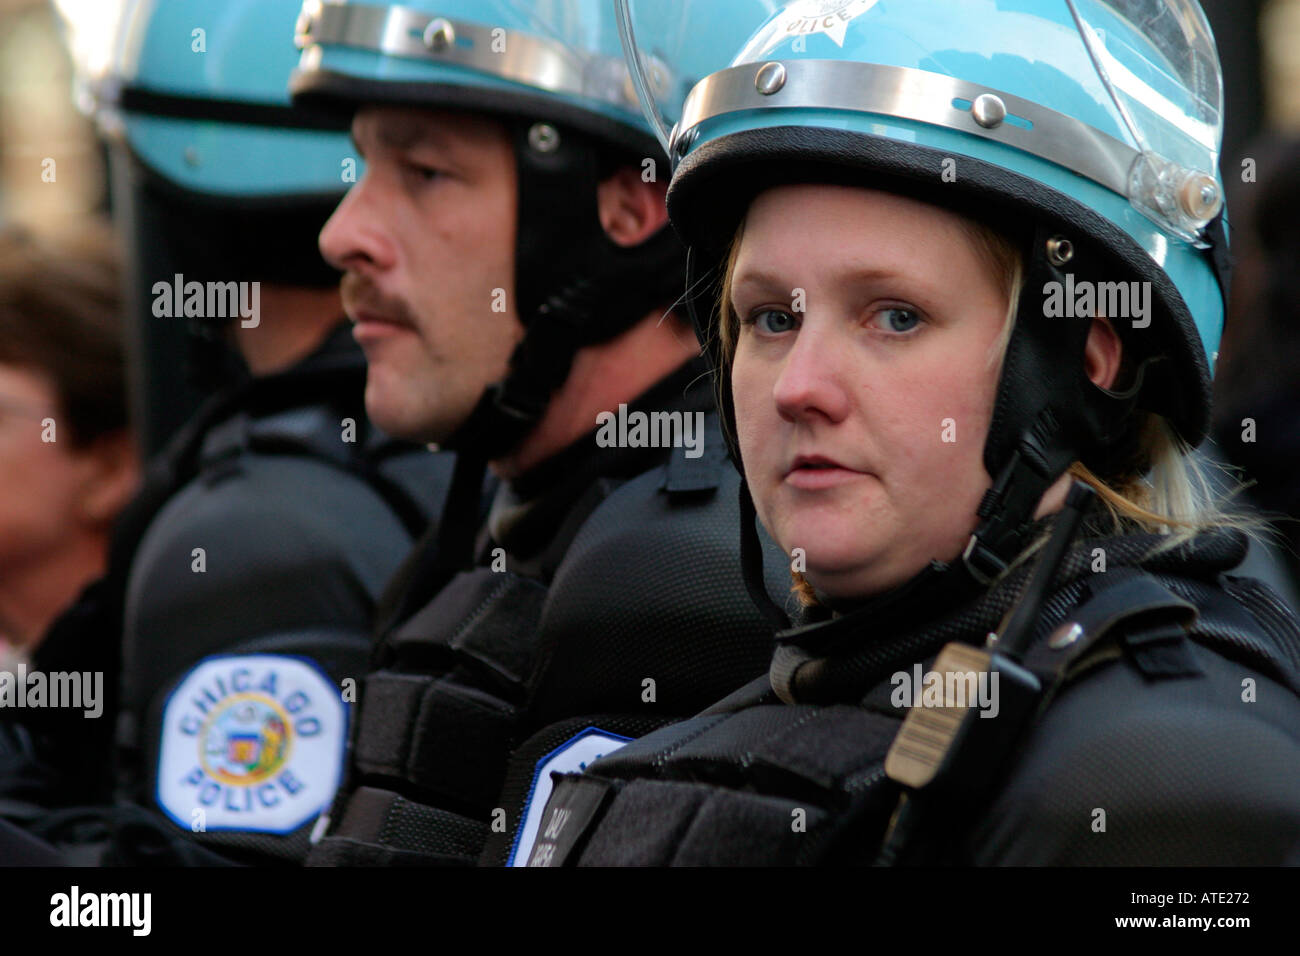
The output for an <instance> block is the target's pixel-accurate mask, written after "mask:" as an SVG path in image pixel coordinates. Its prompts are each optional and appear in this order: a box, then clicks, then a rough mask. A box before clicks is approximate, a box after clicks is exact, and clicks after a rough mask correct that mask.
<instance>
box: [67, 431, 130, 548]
mask: <svg viewBox="0 0 1300 956" xmlns="http://www.w3.org/2000/svg"><path fill="white" fill-rule="evenodd" d="M79 454H80V456H81V458H82V462H83V469H84V477H83V479H82V483H81V499H80V503H79V504H80V507H79V511H80V514H81V517H82V520H84V521H85V522H86V523H87V524H91V525H96V526H99V527H107V526H109V525H111V524H112V523H113V521H114V520H115V519H116V518H117V516H118V514H119V513H120V512H121V511H122V509H123V508H125V507H126V504H127V502H129V501H130V500H131V498H132V496H133V495H134V494H135V492H136V488H137V487H138V485H139V483H140V459H139V454H138V451H137V449H136V445H135V438H134V437H133V436H132V435H131V434H130V432H127V431H120V432H113V433H112V434H108V435H101V436H100V437H99V438H97V439H95V441H94V443H93V444H91V446H90V447H89V448H86V449H84V450H83V451H81V452H80V453H79Z"/></svg>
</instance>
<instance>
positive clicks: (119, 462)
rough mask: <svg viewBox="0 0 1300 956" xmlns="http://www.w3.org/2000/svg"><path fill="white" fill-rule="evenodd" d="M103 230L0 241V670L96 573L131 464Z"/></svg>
mask: <svg viewBox="0 0 1300 956" xmlns="http://www.w3.org/2000/svg"><path fill="white" fill-rule="evenodd" d="M121 312H122V303H121V289H120V285H119V263H118V257H117V254H116V249H115V248H114V246H113V244H112V242H111V239H110V236H109V234H108V231H107V227H106V226H99V225H95V224H92V225H91V226H90V227H88V228H86V229H85V230H84V231H82V232H81V233H79V234H78V235H77V236H75V237H74V236H70V235H69V236H65V237H61V238H57V239H54V240H49V241H39V240H37V239H36V238H34V237H33V236H32V235H31V234H29V233H27V232H25V231H23V230H19V229H10V230H7V231H5V232H3V233H0V669H7V665H8V663H16V662H17V661H18V660H19V659H22V658H30V656H31V654H32V653H33V652H34V651H35V650H36V649H37V647H38V646H39V645H40V643H41V641H42V639H43V638H44V637H45V636H46V633H47V631H48V630H49V628H50V626H51V625H52V624H53V623H54V620H55V619H56V618H57V617H58V616H59V614H60V613H61V612H62V611H63V610H64V609H65V608H67V607H68V606H69V605H71V604H72V603H73V601H75V600H76V598H77V596H78V595H79V594H80V593H81V591H82V589H83V588H85V587H86V586H87V585H88V584H89V583H90V582H91V581H93V580H95V579H96V578H98V577H99V576H100V575H101V574H102V573H103V571H104V567H105V564H106V561H107V555H108V541H109V534H110V531H111V528H112V524H113V520H114V519H115V518H116V517H117V515H118V513H119V512H120V511H121V510H122V508H123V506H124V505H125V504H126V502H127V501H128V500H129V499H130V497H131V495H132V494H133V493H134V491H135V488H136V484H137V479H138V472H139V469H138V466H137V461H136V451H135V443H134V440H133V437H132V434H131V430H130V428H129V427H128V423H127V411H126V371H125V363H124V359H123V350H122V314H121Z"/></svg>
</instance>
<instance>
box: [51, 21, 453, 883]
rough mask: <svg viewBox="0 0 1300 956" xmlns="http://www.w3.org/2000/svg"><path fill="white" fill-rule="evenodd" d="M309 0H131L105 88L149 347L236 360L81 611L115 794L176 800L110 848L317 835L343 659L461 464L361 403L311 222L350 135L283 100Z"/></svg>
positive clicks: (316, 220) (258, 847) (289, 853)
mask: <svg viewBox="0 0 1300 956" xmlns="http://www.w3.org/2000/svg"><path fill="white" fill-rule="evenodd" d="M297 13H298V7H297V3H296V0H274V2H271V0H202V2H196V3H188V4H173V3H161V2H151V0H142V2H138V3H133V4H131V5H130V6H129V7H128V8H127V9H126V11H125V14H124V18H123V21H122V27H121V34H120V36H119V42H118V49H119V53H120V57H119V60H118V62H117V64H116V69H115V74H116V75H115V76H114V79H115V80H116V84H115V89H114V90H112V91H111V93H110V95H111V99H109V100H107V101H105V102H102V103H101V113H100V117H101V119H103V120H104V121H105V124H106V125H107V126H108V127H109V129H110V131H113V130H116V131H117V132H119V133H120V134H121V135H120V137H119V142H118V144H117V146H115V150H114V157H113V158H114V163H115V166H116V170H115V172H116V173H117V177H116V186H117V192H116V194H115V200H116V205H117V207H118V209H119V210H120V211H121V213H122V214H124V215H126V216H127V217H128V221H129V223H130V229H131V233H132V235H133V238H134V245H133V249H132V252H133V253H134V255H135V262H134V276H133V290H134V291H135V292H136V294H137V296H138V297H139V298H140V299H141V301H140V303H139V307H138V308H137V309H136V313H137V315H136V316H135V318H136V320H137V322H139V323H141V327H140V328H139V329H138V332H137V339H136V341H135V345H136V348H137V354H141V353H143V354H144V355H146V357H147V358H146V362H147V363H148V362H153V363H156V362H157V361H158V359H159V354H164V355H165V351H166V349H165V345H160V343H164V342H165V341H166V337H167V335H168V334H169V333H174V332H175V331H176V330H177V329H179V328H182V327H183V325H184V323H186V322H187V321H189V322H191V323H192V324H193V323H197V324H198V328H197V331H198V332H200V333H202V335H203V337H204V338H205V339H206V344H205V345H204V346H203V347H204V348H206V350H207V353H206V354H208V355H209V356H211V355H217V356H220V354H221V352H220V348H221V340H224V339H226V338H227V337H231V338H232V339H233V344H234V345H235V346H236V348H237V351H238V355H239V356H240V358H241V359H242V362H243V365H244V366H245V367H246V368H245V370H244V371H243V374H242V375H240V376H239V377H238V378H237V379H236V381H234V382H233V383H228V384H227V385H226V387H224V388H223V389H222V390H221V391H220V392H219V393H218V394H217V395H215V396H213V397H212V398H211V399H210V400H209V401H208V402H207V404H205V405H204V407H203V408H202V409H201V410H200V411H199V412H198V414H197V416H195V417H194V418H193V419H192V420H190V421H189V422H188V423H187V424H186V425H185V426H184V427H183V428H182V429H181V431H180V432H179V433H178V434H176V435H174V436H173V437H172V438H171V440H170V442H169V443H168V444H167V446H166V448H165V449H164V450H163V452H162V453H161V455H159V456H158V457H157V459H156V460H155V461H154V463H153V465H152V467H151V470H150V475H149V479H148V481H147V483H146V486H145V488H144V491H143V492H142V493H141V495H140V497H139V498H138V499H137V500H136V501H135V502H134V504H133V505H132V506H131V508H130V509H129V510H128V514H127V516H126V517H125V519H124V521H123V525H122V527H121V528H120V529H119V533H118V535H117V537H116V540H115V543H114V553H113V560H112V570H111V571H110V576H109V579H108V584H107V587H106V588H105V590H106V592H107V593H108V594H109V597H108V598H106V605H105V607H104V608H101V612H102V613H101V616H100V617H98V618H96V619H94V620H95V621H96V622H97V623H96V624H95V626H91V623H90V622H89V621H88V622H87V624H86V626H85V627H82V628H80V629H79V630H78V633H79V634H80V636H81V638H82V639H84V641H86V642H87V643H90V642H94V643H99V642H104V641H106V640H109V639H110V636H111V635H116V633H117V627H118V626H120V627H121V628H122V631H123V652H122V679H121V690H122V698H121V720H120V722H119V727H118V738H119V740H118V743H119V744H120V745H121V747H120V750H121V752H120V758H121V759H120V760H119V765H118V768H117V769H118V779H117V788H118V794H119V796H122V797H125V798H127V800H129V801H134V802H135V803H136V804H137V805H142V806H145V807H149V808H156V809H157V810H158V811H161V814H160V815H155V814H150V813H146V812H140V811H131V812H129V813H128V816H130V817H132V818H134V819H135V821H136V823H138V825H135V824H133V825H130V826H124V825H121V824H122V823H123V821H122V820H119V821H118V824H119V825H118V826H116V827H114V830H115V831H116V834H117V836H116V838H115V841H114V843H115V846H114V848H113V850H112V851H111V857H112V858H114V859H116V860H118V861H119V862H130V861H140V860H147V861H156V860H167V859H181V860H189V861H208V862H213V861H215V860H216V859H217V858H218V855H219V856H220V857H227V858H234V859H237V860H245V861H264V860H297V859H300V858H301V857H302V856H303V855H304V854H305V852H306V849H307V845H308V843H307V837H308V834H309V831H310V826H311V824H312V822H313V821H314V820H315V819H316V817H317V816H318V815H319V813H320V812H321V810H322V809H323V808H324V806H325V805H326V803H327V802H328V800H329V799H330V797H331V796H332V794H333V792H334V789H335V787H336V786H337V783H338V779H339V774H340V769H341V761H342V753H343V747H344V743H345V740H346V726H347V719H348V714H347V711H348V707H347V704H348V701H349V700H350V699H351V696H352V695H350V694H349V693H348V692H347V685H346V684H345V683H344V682H345V681H346V679H347V678H349V677H351V678H353V679H355V678H356V677H357V676H359V674H360V672H361V671H362V669H363V667H364V664H365V661H366V658H367V656H368V654H369V647H370V640H369V629H370V619H371V616H372V614H373V611H374V607H375V603H376V601H377V599H378V597H379V593H380V590H381V588H382V585H383V583H384V582H385V581H386V580H387V579H388V578H389V577H390V576H391V575H392V573H393V572H394V571H395V570H396V568H397V566H398V564H399V563H400V561H401V559H402V557H403V556H404V555H405V554H406V553H407V552H408V551H409V549H410V547H411V545H412V543H413V541H414V540H415V539H416V538H417V537H418V535H419V534H421V533H422V532H423V531H424V530H425V528H426V527H427V526H428V523H429V520H430V519H431V518H432V517H433V516H434V515H436V512H437V506H438V504H439V503H440V497H441V494H442V492H443V491H444V490H445V488H446V486H447V483H448V481H449V479H450V466H449V464H448V463H447V460H446V456H435V455H432V454H430V453H429V452H428V450H427V449H425V448H422V447H419V446H416V445H411V444H407V443H405V442H398V441H395V440H393V439H391V438H389V437H387V436H386V435H384V434H383V433H381V432H379V431H378V430H377V429H375V428H373V427H372V426H371V425H370V423H369V421H368V420H367V418H366V416H365V413H364V412H365V409H364V401H363V389H364V379H365V362H364V356H363V355H362V354H361V353H360V350H359V349H358V348H357V346H356V344H355V343H354V342H353V341H352V339H351V336H350V335H349V330H348V327H347V324H346V322H345V320H344V318H343V316H342V309H341V305H340V302H339V293H338V289H337V282H338V275H337V273H335V272H334V271H333V270H331V269H330V268H328V266H327V265H326V264H325V263H324V262H323V261H322V260H321V259H320V257H319V252H318V250H317V249H316V248H315V241H314V240H315V236H316V234H317V232H318V231H319V228H320V225H321V223H323V222H324V220H325V218H326V217H327V216H328V214H329V212H330V210H331V209H332V208H333V206H334V204H335V203H336V202H337V199H338V197H339V195H340V194H341V193H342V191H343V189H344V182H345V181H346V177H347V176H348V174H349V172H351V171H354V170H355V166H356V159H355V157H354V156H353V155H352V151H351V149H350V148H349V144H348V143H347V141H346V138H345V137H343V136H342V135H340V134H339V133H338V132H337V131H324V130H322V128H321V124H320V123H319V122H317V121H316V120H314V119H313V118H312V117H311V116H310V115H309V114H306V113H305V112H304V111H302V110H301V109H295V108H293V107H291V105H290V104H289V102H288V93H287V84H288V78H289V73H290V71H291V69H292V67H293V66H294V64H295V63H296V61H297V51H296V50H295V49H294V47H293V44H292V36H291V28H292V25H293V23H294V21H295V18H296V16H297ZM150 352H152V353H153V354H152V355H150V354H149V353H150ZM176 358H181V359H183V358H184V356H183V355H182V356H173V357H172V359H173V360H175V359H176ZM210 364H216V363H210ZM143 371H144V373H145V374H144V375H143V376H141V378H142V380H143V382H144V388H145V392H146V397H145V398H144V400H143V401H141V402H139V405H141V406H145V407H148V406H154V407H156V406H157V405H158V404H159V403H160V402H167V401H168V400H171V399H173V396H171V395H163V394H159V393H158V392H157V391H156V390H154V391H153V392H152V393H151V392H150V391H149V388H148V385H149V382H151V381H156V380H157V379H158V378H160V377H162V376H163V375H165V373H166V372H167V369H166V368H160V367H159V366H158V365H157V364H146V367H145V368H144V369H143ZM175 398H177V399H178V398H179V396H176V397H175ZM168 411H169V409H168V408H166V407H163V408H159V409H158V412H159V413H161V414H164V415H165V414H166V413H167V412H168ZM161 431H163V429H160V428H155V429H154V433H155V434H159V433H160V432H161ZM118 615H121V617H120V618H119V617H118ZM119 622H120V623H119ZM99 627H105V628H108V629H109V630H108V633H103V632H96V633H91V632H92V631H96V630H97V628H99ZM111 679H112V678H111V677H110V680H111ZM110 721H111V718H109V719H106V720H105V721H104V723H105V724H108V723H110ZM94 769H98V768H96V767H84V766H83V767H81V768H77V775H76V779H78V780H79V781H80V788H81V792H80V793H78V794H77V795H76V798H80V799H81V800H83V801H85V800H86V799H87V798H88V797H90V798H92V799H94V798H103V797H104V796H106V793H105V790H106V786H107V784H106V783H105V782H101V783H100V785H99V786H98V787H96V788H94V790H93V791H92V792H91V793H88V792H86V788H87V785H88V784H89V783H90V781H89V780H88V779H87V777H88V774H89V772H90V771H91V770H94ZM71 796H72V795H64V794H55V795H54V796H53V797H52V799H54V800H59V799H63V800H66V799H68V798H69V797H71ZM164 817H165V818H166V819H164ZM46 832H47V833H48V827H47V828H46ZM49 835H50V836H51V837H53V838H56V839H58V840H59V841H60V842H78V840H77V838H75V837H66V835H60V834H55V833H50V834H49ZM203 846H206V847H208V848H210V849H215V850H217V851H218V854H217V855H213V854H211V853H210V852H209V850H205V849H202V847H203Z"/></svg>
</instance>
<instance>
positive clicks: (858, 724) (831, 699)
mask: <svg viewBox="0 0 1300 956" xmlns="http://www.w3.org/2000/svg"><path fill="white" fill-rule="evenodd" d="M1157 541H1158V539H1156V538H1155V536H1152V535H1133V536H1126V537H1123V538H1094V539H1091V540H1085V541H1083V542H1081V543H1080V544H1078V545H1077V546H1076V547H1075V548H1074V549H1073V550H1072V551H1071V553H1070V554H1069V555H1068V556H1067V559H1066V562H1065V563H1064V565H1063V566H1062V569H1061V571H1060V572H1059V574H1058V577H1057V585H1056V588H1055V590H1054V592H1053V593H1052V595H1051V597H1050V599H1049V600H1048V601H1047V602H1046V603H1045V605H1044V608H1043V613H1042V616H1041V620H1040V622H1039V624H1038V627H1037V632H1036V633H1037V640H1036V641H1035V643H1034V644H1033V645H1032V649H1031V651H1030V652H1029V654H1028V655H1027V657H1026V659H1025V662H1024V663H1025V666H1026V667H1027V668H1028V669H1029V670H1030V671H1032V672H1033V673H1034V674H1036V675H1038V676H1039V678H1040V679H1041V681H1042V683H1043V686H1044V687H1046V688H1048V693H1047V694H1046V695H1045V696H1044V697H1043V698H1042V700H1041V704H1040V708H1039V710H1038V711H1037V713H1036V714H1035V715H1034V716H1033V718H1032V720H1031V721H1029V723H1028V726H1027V728H1026V729H1025V730H1024V732H1023V734H1022V735H1021V736H1020V738H1019V739H1018V741H1017V743H1016V746H1015V747H1014V748H1013V749H1012V750H1011V751H1010V757H1009V758H1008V759H1007V760H1006V761H1005V763H1004V764H1003V765H1000V766H997V767H995V768H992V769H993V770H994V771H996V772H995V773H993V775H992V779H993V785H992V787H991V789H990V790H988V792H987V793H985V794H983V795H981V796H980V798H979V799H977V800H974V801H973V802H971V803H968V804H963V803H953V802H952V801H946V802H945V801H943V800H936V799H934V798H931V797H928V796H927V793H926V791H925V790H921V791H918V792H916V793H914V794H912V795H911V796H910V798H909V799H910V800H911V802H912V803H913V804H914V806H913V807H912V808H911V810H910V811H909V814H910V815H909V817H907V818H908V819H911V821H912V827H911V832H909V833H906V834H902V835H901V837H900V832H899V831H898V830H891V829H890V828H891V820H892V821H895V823H896V824H897V823H898V821H899V820H901V819H904V814H902V813H899V814H897V816H896V812H897V811H898V810H899V807H900V795H901V793H902V789H901V788H900V785H899V784H897V783H895V782H894V781H893V780H891V779H890V777H889V776H888V775H887V774H886V770H885V763H886V756H887V753H888V752H889V751H890V747H891V745H892V744H894V742H895V739H896V737H898V731H899V728H900V725H901V723H902V718H903V717H904V715H905V714H907V713H908V711H909V707H910V706H912V705H914V704H915V705H918V706H922V705H924V703H925V702H924V701H923V700H922V699H921V698H920V697H919V696H918V697H917V698H916V699H915V700H913V699H912V697H911V696H910V693H911V690H912V688H920V687H921V686H923V685H924V682H925V680H927V679H928V676H927V675H928V674H929V673H930V672H931V667H932V665H933V663H934V660H935V656H936V654H937V653H938V652H939V650H940V649H941V648H942V647H944V646H945V645H947V644H949V642H952V641H959V642H964V643H967V644H971V645H980V644H983V643H984V638H985V635H986V634H988V633H989V632H990V631H993V630H995V629H996V628H997V626H998V623H999V621H1000V620H1001V619H1002V618H1003V615H1004V614H1005V613H1006V611H1007V610H1008V608H1010V607H1011V605H1012V602H1013V601H1014V600H1015V597H1016V595H1017V593H1018V592H1019V590H1020V588H1021V586H1022V585H1023V583H1024V580H1025V578H1026V576H1027V569H1025V568H1024V567H1022V568H1021V569H1019V570H1017V571H1013V572H1011V573H1010V574H1008V576H1007V577H1006V578H1004V579H1003V580H1002V581H1001V582H999V583H998V584H997V585H995V586H994V587H993V589H992V590H990V591H989V592H987V593H986V594H984V595H983V596H981V597H980V598H979V599H977V600H975V601H974V602H972V603H970V604H969V605H967V606H964V607H961V608H959V609H958V610H957V611H955V612H952V613H949V614H946V615H944V616H942V617H941V618H940V619H937V620H931V621H929V622H927V623H926V624H925V625H924V626H922V627H909V626H907V624H906V623H905V622H904V623H901V624H898V625H897V626H892V627H890V626H882V627H880V628H879V630H873V629H872V627H871V624H870V622H869V621H868V622H863V621H857V622H856V624H855V627H853V628H851V629H840V632H839V633H836V628H834V627H830V628H826V629H824V631H823V633H820V634H819V633H818V628H810V629H806V630H804V631H803V632H802V633H801V632H799V631H797V630H796V631H794V632H788V634H787V635H786V640H785V641H784V642H783V644H782V647H781V649H779V650H778V654H777V663H778V664H779V665H780V666H779V667H774V670H773V674H772V675H771V677H770V678H763V679H760V680H759V681H757V682H755V683H754V684H753V685H751V686H750V687H748V688H744V689H742V690H741V691H740V692H738V693H736V694H734V695H732V697H731V698H729V699H726V700H723V701H722V702H720V703H719V704H717V705H715V706H714V707H711V708H710V709H709V710H707V711H705V712H704V713H702V714H700V715H699V716H697V717H694V718H692V719H690V720H687V721H684V722H681V723H678V724H675V725H673V726H670V727H667V728H664V729H662V730H659V731H657V732H655V733H652V734H650V735H648V736H646V737H644V738H642V739H640V740H637V741H635V742H633V743H629V744H628V745H627V746H625V747H624V748H622V749H620V750H618V751H617V752H615V753H613V754H612V755H609V756H606V757H604V758H603V759H601V760H600V761H598V762H596V763H594V764H593V765H592V766H590V768H589V769H588V771H587V772H586V773H585V774H567V775H562V776H560V777H558V779H557V780H556V781H555V791H554V794H553V796H552V797H551V799H550V802H549V804H548V805H547V807H546V809H545V811H544V813H543V814H542V816H541V820H540V822H539V825H538V836H537V839H536V842H535V843H534V845H533V847H532V850H531V854H530V857H529V864H530V865H539V866H558V865H583V866H604V865H637V866H654V865H683V866H690V865H811V864H830V863H850V864H871V863H873V862H881V861H886V860H887V861H889V862H895V863H905V864H918V863H924V864H934V863H949V864H952V863H955V864H970V863H979V864H1007V863H1019V864H1037V865H1047V864H1113V865H1119V864H1128V865H1142V864H1158V863H1165V864H1170V863H1173V864H1185V865H1193V864H1218V865H1241V864H1252V863H1253V864H1268V863H1280V862H1282V861H1283V860H1285V859H1286V857H1287V853H1288V851H1290V850H1292V848H1293V847H1295V846H1297V845H1300V731H1298V728H1300V626H1298V625H1297V623H1296V620H1295V619H1294V617H1293V616H1292V615H1291V614H1290V612H1289V611H1287V610H1286V609H1285V608H1284V607H1283V606H1282V605H1281V603H1280V602H1278V601H1277V599H1276V596H1275V595H1273V594H1272V592H1271V591H1269V590H1268V589H1267V588H1266V587H1264V586H1262V585H1260V584H1259V583H1258V582H1256V581H1254V580H1252V579H1246V578H1234V577H1231V576H1229V575H1227V574H1225V573H1223V572H1225V571H1227V570H1229V569H1231V568H1233V567H1235V566H1236V564H1237V563H1238V562H1239V561H1240V560H1241V557H1242V555H1243V554H1244V552H1245V544H1244V538H1243V536H1241V535H1240V534H1238V533H1236V532H1227V531H1225V532H1215V533H1207V534H1203V535H1201V536H1199V537H1198V538H1196V539H1195V540H1194V541H1193V542H1191V543H1190V544H1188V545H1185V546H1183V547H1180V548H1177V549H1175V550H1173V551H1166V552H1164V553H1163V554H1157V555H1154V556H1149V557H1148V556H1146V552H1148V551H1149V550H1150V548H1151V547H1152V545H1154V544H1156V543H1157ZM1099 556H1100V557H1101V561H1100V562H1099V561H1098V557H1099ZM1099 567H1108V569H1109V570H1107V571H1100V570H1098V568H1099ZM913 611H916V609H915V608H914V609H913ZM916 616H920V615H919V614H917V615H916ZM849 619H850V618H848V617H846V618H844V619H843V620H849ZM830 623H831V624H832V625H834V624H835V623H836V622H830ZM1074 624H1078V625H1079V627H1078V628H1074V627H1073V626H1072V625H1074ZM850 630H852V631H853V633H851V634H850V633H849V631H850ZM792 635H799V636H798V637H797V638H794V637H792ZM792 661H793V666H792ZM774 681H775V683H776V684H778V685H780V686H781V689H782V691H783V696H784V697H785V698H786V700H787V701H788V702H783V701H782V700H781V699H778V696H777V694H776V693H775V692H774V690H773V686H772V685H773V682H774ZM905 690H906V691H907V693H904V691H905ZM917 693H918V695H919V693H920V691H919V690H918V691H917ZM989 702H990V703H993V702H994V701H993V700H992V699H990V701H989ZM887 838H888V840H889V843H888V846H889V847H890V850H889V852H888V853H887V854H886V855H884V856H882V847H883V846H885V845H886V840H887Z"/></svg>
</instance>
